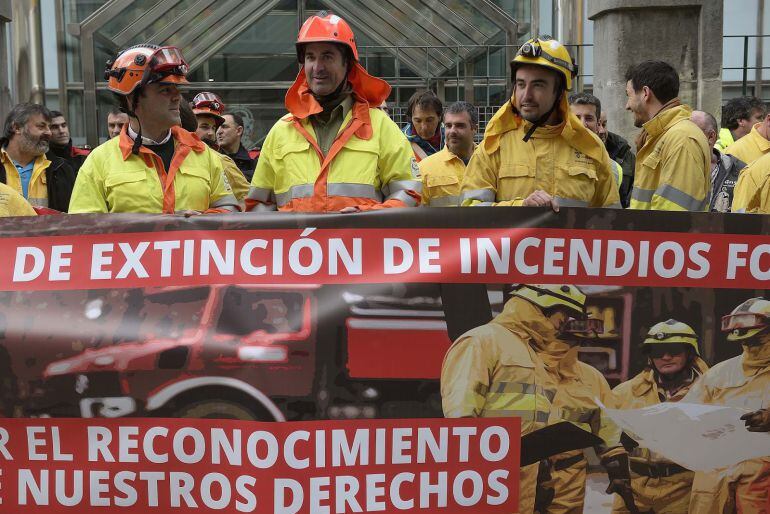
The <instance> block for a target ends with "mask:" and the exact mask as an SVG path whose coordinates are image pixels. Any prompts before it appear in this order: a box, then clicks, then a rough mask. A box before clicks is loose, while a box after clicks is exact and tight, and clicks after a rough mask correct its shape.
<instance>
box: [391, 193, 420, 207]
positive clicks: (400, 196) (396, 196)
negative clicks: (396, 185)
mask: <svg viewBox="0 0 770 514" xmlns="http://www.w3.org/2000/svg"><path fill="white" fill-rule="evenodd" d="M386 200H400V201H402V202H404V203H405V204H406V205H407V206H408V207H417V206H418V205H419V200H417V199H416V198H414V197H413V196H411V195H410V194H409V193H407V192H406V191H396V192H395V193H393V194H392V195H390V196H389V197H387V198H386Z"/></svg>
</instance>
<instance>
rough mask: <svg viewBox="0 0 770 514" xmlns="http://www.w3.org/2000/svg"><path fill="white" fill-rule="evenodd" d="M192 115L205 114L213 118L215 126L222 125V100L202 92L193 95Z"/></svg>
mask: <svg viewBox="0 0 770 514" xmlns="http://www.w3.org/2000/svg"><path fill="white" fill-rule="evenodd" d="M192 110H193V113H195V114H196V115H197V114H207V115H209V116H213V117H214V119H215V120H216V122H217V125H221V124H222V123H224V121H225V119H224V118H223V117H222V113H223V112H224V111H225V104H224V103H222V99H221V98H219V96H217V95H215V94H214V93H209V92H208V91H204V92H202V93H198V94H197V95H195V98H193V101H192Z"/></svg>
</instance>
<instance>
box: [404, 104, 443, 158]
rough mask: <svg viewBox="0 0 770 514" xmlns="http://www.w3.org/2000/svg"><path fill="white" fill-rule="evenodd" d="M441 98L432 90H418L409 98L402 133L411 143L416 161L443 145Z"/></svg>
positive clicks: (433, 152) (431, 153)
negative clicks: (405, 122)
mask: <svg viewBox="0 0 770 514" xmlns="http://www.w3.org/2000/svg"><path fill="white" fill-rule="evenodd" d="M443 110H444V107H443V105H442V104H441V100H439V98H438V97H437V96H436V93H434V92H433V91H430V90H428V91H418V92H417V93H415V94H413V95H412V97H411V98H410V99H409V103H408V104H407V108H406V120H407V121H408V123H407V125H406V127H404V135H405V136H406V138H407V139H408V140H409V143H410V144H411V145H412V150H414V157H415V159H417V162H420V161H422V160H423V159H426V158H428V157H429V156H431V155H433V154H435V153H436V152H438V151H439V150H441V148H443V146H444V134H445V132H444V127H442V126H441V115H442V111H443Z"/></svg>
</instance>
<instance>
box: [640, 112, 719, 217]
mask: <svg viewBox="0 0 770 514" xmlns="http://www.w3.org/2000/svg"><path fill="white" fill-rule="evenodd" d="M691 114H692V109H690V108H689V107H688V106H686V105H679V106H676V107H672V108H670V109H666V110H664V111H662V112H660V113H659V114H658V115H657V116H655V117H654V118H652V119H651V120H650V121H648V122H647V123H645V124H644V131H645V132H646V133H647V137H646V140H645V142H644V145H643V146H642V147H641V148H640V149H639V152H638V153H637V154H636V171H635V174H634V189H633V191H632V192H631V205H630V208H631V209H647V210H649V209H652V210H656V211H706V210H708V205H709V203H708V202H709V191H710V189H711V149H710V148H709V145H708V141H707V140H706V136H704V135H703V132H702V131H701V129H699V128H698V126H697V125H696V124H695V123H693V122H692V121H690V115H691Z"/></svg>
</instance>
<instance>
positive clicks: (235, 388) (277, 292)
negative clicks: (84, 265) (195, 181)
mask: <svg viewBox="0 0 770 514" xmlns="http://www.w3.org/2000/svg"><path fill="white" fill-rule="evenodd" d="M478 287H482V288H483V287H484V286H478ZM586 291H587V292H588V293H589V302H588V311H589V315H590V316H593V317H601V318H602V319H603V321H604V327H605V328H604V333H603V334H601V337H600V338H599V340H594V341H592V342H588V343H584V346H583V347H582V349H581V354H580V355H581V359H583V360H585V361H586V362H589V363H591V364H593V365H594V366H596V367H597V368H599V369H600V370H601V371H602V372H603V373H604V374H605V376H606V377H607V378H608V380H609V381H610V382H611V383H613V384H615V383H618V382H619V381H621V380H625V379H626V378H627V377H628V375H629V358H630V357H629V356H630V351H629V347H630V340H631V337H630V330H629V328H628V327H630V316H631V308H632V302H633V296H632V294H631V293H629V292H625V291H624V290H622V289H620V288H607V287H594V288H587V289H586ZM482 294H483V290H482ZM486 294H487V296H488V298H489V302H490V307H491V314H494V313H496V312H499V311H500V309H501V308H502V305H503V303H504V299H507V295H506V294H504V292H503V290H502V289H501V288H497V289H492V288H490V289H489V290H488V291H486ZM2 295H3V296H2V300H0V302H2V305H3V308H2V313H3V314H2V318H0V322H1V323H2V325H3V331H2V333H0V367H2V368H3V369H0V371H2V376H3V377H4V378H3V381H2V406H3V412H4V414H5V415H6V416H14V415H15V416H30V415H32V416H53V417H86V418H90V417H121V416H137V417H149V416H165V417H194V418H231V419H244V420H264V421H282V420H310V419H349V418H399V417H400V418H404V417H438V416H441V415H442V411H441V398H440V394H439V383H438V378H439V374H440V370H441V363H442V361H443V357H444V354H445V352H446V350H447V348H448V347H449V345H450V344H451V341H450V336H449V335H448V332H447V323H446V321H445V315H444V310H443V306H442V298H441V286H440V285H438V284H419V285H414V284H412V285H403V284H392V285H370V286H316V285H305V286H264V285H261V286H247V285H239V286H219V285H212V286H190V287H167V288H147V289H128V290H99V291H64V292H16V293H2ZM486 321H487V320H480V321H479V322H478V324H482V323H485V322H486ZM51 327H56V328H55V330H52V329H51Z"/></svg>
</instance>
